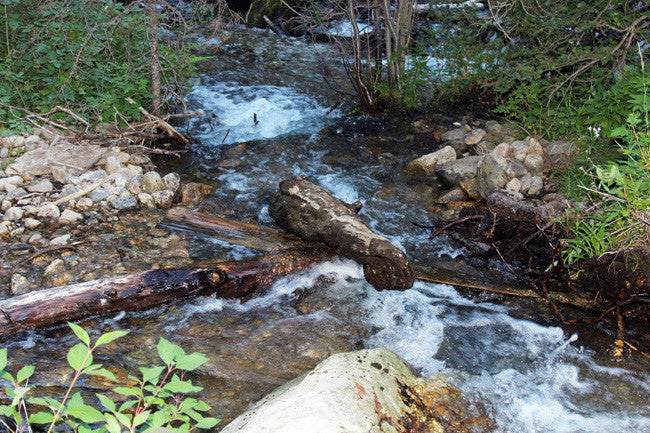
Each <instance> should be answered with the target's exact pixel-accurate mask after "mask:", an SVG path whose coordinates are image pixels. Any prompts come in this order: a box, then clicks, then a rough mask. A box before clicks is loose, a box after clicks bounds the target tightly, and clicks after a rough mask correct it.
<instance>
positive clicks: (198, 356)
mask: <svg viewBox="0 0 650 433" xmlns="http://www.w3.org/2000/svg"><path fill="white" fill-rule="evenodd" d="M206 362H208V357H207V356H205V355H204V354H202V353H196V352H195V353H192V354H191V355H185V356H182V357H180V358H179V359H177V361H176V368H178V369H180V370H185V371H192V370H195V369H196V368H198V367H199V366H201V365H203V364H205V363H206Z"/></svg>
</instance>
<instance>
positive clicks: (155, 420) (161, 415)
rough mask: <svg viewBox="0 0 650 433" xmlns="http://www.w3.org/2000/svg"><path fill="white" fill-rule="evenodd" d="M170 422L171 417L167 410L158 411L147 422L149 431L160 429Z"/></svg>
mask: <svg viewBox="0 0 650 433" xmlns="http://www.w3.org/2000/svg"><path fill="white" fill-rule="evenodd" d="M171 420H172V415H171V413H169V411H167V410H158V411H156V412H154V413H153V415H151V421H150V422H149V426H150V428H151V429H153V428H157V427H162V426H163V425H165V424H167V423H168V422H169V421H171Z"/></svg>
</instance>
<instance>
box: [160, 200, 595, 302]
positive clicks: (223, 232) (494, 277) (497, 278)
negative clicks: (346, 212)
mask: <svg viewBox="0 0 650 433" xmlns="http://www.w3.org/2000/svg"><path fill="white" fill-rule="evenodd" d="M167 217H168V219H169V220H171V221H172V222H173V224H169V223H168V224H165V225H167V226H169V227H174V228H179V229H181V230H184V231H186V232H187V231H195V232H200V233H206V234H209V235H210V236H213V237H215V238H217V239H220V240H223V241H227V242H232V243H236V244H237V245H244V246H247V247H248V248H253V249H256V250H259V251H270V250H271V248H273V247H275V246H282V247H284V248H295V247H300V248H310V247H311V248H316V247H315V246H314V245H313V244H310V243H306V242H304V241H302V240H301V239H300V238H298V237H295V236H293V235H288V234H286V233H284V232H282V231H280V230H277V229H274V228H271V227H262V226H257V225H254V224H247V223H242V222H239V221H234V220H229V219H227V218H221V217H214V216H212V215H206V214H202V213H200V212H195V211H192V210H189V209H185V208H175V209H170V210H169V211H168V214H167ZM233 234H236V236H233ZM294 242H295V243H294ZM329 253H330V254H334V251H333V250H332V251H330V252H329ZM413 269H414V271H415V277H416V278H417V279H418V280H422V281H427V282H431V283H438V284H449V285H452V286H458V287H466V288H470V289H477V290H483V291H485V292H490V293H498V294H501V295H508V296H517V297H524V298H534V299H537V300H539V301H548V300H549V299H547V298H546V297H545V295H544V294H542V293H537V292H535V291H534V290H532V289H530V288H529V287H527V286H525V285H524V284H521V283H518V282H515V281H509V280H505V279H504V278H502V276H501V274H500V273H499V272H495V271H491V270H486V269H478V268H475V267H472V266H470V265H468V264H467V263H465V261H464V260H455V259H451V258H446V257H439V258H438V259H437V260H436V261H435V263H434V262H429V263H427V264H422V263H420V264H418V263H415V264H413ZM549 295H550V297H551V299H553V300H554V302H556V303H559V304H564V305H570V306H573V307H577V308H581V309H587V310H589V309H593V308H594V307H595V304H594V303H593V302H592V301H591V300H589V299H584V298H581V297H579V296H577V295H576V294H574V293H560V292H549Z"/></svg>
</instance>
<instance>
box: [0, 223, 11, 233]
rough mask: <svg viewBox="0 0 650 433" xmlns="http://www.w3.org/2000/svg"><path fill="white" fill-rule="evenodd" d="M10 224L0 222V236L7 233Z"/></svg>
mask: <svg viewBox="0 0 650 433" xmlns="http://www.w3.org/2000/svg"><path fill="white" fill-rule="evenodd" d="M10 224H11V222H9V221H3V222H0V236H4V235H6V234H8V233H9V227H10Z"/></svg>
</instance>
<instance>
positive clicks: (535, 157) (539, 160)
mask: <svg viewBox="0 0 650 433" xmlns="http://www.w3.org/2000/svg"><path fill="white" fill-rule="evenodd" d="M524 165H525V166H526V168H527V169H528V171H530V172H531V173H532V174H533V175H540V174H542V168H543V166H544V158H543V157H542V155H540V154H537V153H529V154H528V155H526V159H524Z"/></svg>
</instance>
